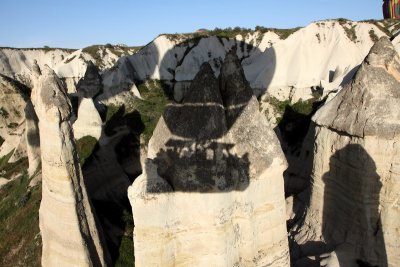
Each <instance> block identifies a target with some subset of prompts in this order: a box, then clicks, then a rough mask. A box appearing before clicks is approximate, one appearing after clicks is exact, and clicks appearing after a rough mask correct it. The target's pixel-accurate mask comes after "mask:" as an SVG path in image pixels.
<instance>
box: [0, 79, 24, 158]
mask: <svg viewBox="0 0 400 267" xmlns="http://www.w3.org/2000/svg"><path fill="white" fill-rule="evenodd" d="M27 102H28V88H26V87H25V86H23V85H22V84H20V83H19V82H16V81H14V80H12V79H10V78H8V77H6V76H3V75H1V74H0V137H1V138H0V140H3V142H1V144H0V157H3V156H5V155H7V154H9V153H10V152H12V151H13V153H12V156H11V158H10V162H15V161H17V160H19V159H21V158H22V157H26V142H25V134H24V131H25V124H24V120H25V116H24V108H25V106H26V104H27Z"/></svg>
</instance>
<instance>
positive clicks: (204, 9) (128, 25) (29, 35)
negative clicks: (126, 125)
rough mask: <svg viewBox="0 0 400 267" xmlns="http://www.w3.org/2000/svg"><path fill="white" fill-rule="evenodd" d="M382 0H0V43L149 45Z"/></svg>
mask: <svg viewBox="0 0 400 267" xmlns="http://www.w3.org/2000/svg"><path fill="white" fill-rule="evenodd" d="M381 5H382V1H381V0H336V1H335V0H301V1H299V0H256V1H249V0H247V1H244V0H243V1H236V0H230V1H227V0H198V1H190V0H164V1H162V0H152V1H149V0H145V1H136V0H109V1H105V0H0V46H12V47H43V46H44V45H48V46H50V47H67V48H80V47H85V46H89V45H92V44H106V43H111V44H119V43H123V44H127V45H145V44H147V43H148V42H150V41H151V40H152V39H154V38H155V37H156V36H157V35H159V34H161V33H182V32H192V31H195V30H197V29H199V28H207V29H214V28H215V27H219V28H225V27H235V26H240V27H246V28H254V27H255V26H257V25H260V26H265V27H275V28H291V27H296V26H306V25H307V24H309V23H310V22H312V21H317V20H321V19H330V18H340V17H343V18H348V19H352V20H363V19H381V18H382V11H381Z"/></svg>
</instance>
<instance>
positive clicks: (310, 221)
mask: <svg viewBox="0 0 400 267" xmlns="http://www.w3.org/2000/svg"><path fill="white" fill-rule="evenodd" d="M399 98H400V58H399V55H398V53H397V52H396V51H395V49H394V47H393V45H392V44H391V43H390V41H389V40H388V39H387V38H382V39H380V41H379V42H377V43H376V44H375V45H374V47H373V48H372V49H371V51H370V53H369V55H368V56H367V57H366V59H365V60H364V62H363V63H362V65H361V67H360V69H359V71H358V72H357V74H356V76H355V78H354V80H353V81H352V82H351V83H350V84H349V85H347V86H346V87H345V88H344V89H343V90H342V91H341V92H340V93H339V94H338V95H337V96H336V97H335V98H334V99H332V100H331V101H330V102H329V103H327V104H326V105H325V106H324V107H322V108H321V109H320V110H319V111H318V112H317V113H316V115H315V116H314V117H313V121H314V122H315V135H314V136H315V144H314V162H313V170H312V193H311V199H310V203H309V207H308V209H307V213H306V217H305V220H304V223H303V225H302V226H301V227H300V228H297V229H296V228H295V229H294V230H293V232H294V233H297V235H296V237H295V239H296V241H297V243H298V244H300V247H299V248H300V250H299V251H298V252H297V253H300V254H302V255H303V256H314V255H319V254H323V253H325V252H331V251H333V252H332V253H331V254H326V255H324V256H323V258H324V257H326V258H325V259H323V260H322V262H321V264H328V265H327V266H344V267H346V266H357V264H364V265H360V266H390V267H394V266H400V253H399V243H400V235H399V229H400V220H399V218H400V203H399V199H400V193H399V192H400V180H399V164H400V161H399V151H400V150H399V148H400V147H399V139H400V105H399ZM328 255H329V256H328ZM303 263H304V261H303ZM299 266H300V265H299ZM304 266H305V265H304ZM307 266H313V265H312V263H311V262H309V263H308V265H307ZM318 266H319V265H318Z"/></svg>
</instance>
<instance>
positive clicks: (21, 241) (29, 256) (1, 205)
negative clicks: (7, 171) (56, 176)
mask: <svg viewBox="0 0 400 267" xmlns="http://www.w3.org/2000/svg"><path fill="white" fill-rule="evenodd" d="M21 164H22V165H21V168H25V167H26V165H25V164H24V163H21ZM25 169H26V168H25ZM29 182H30V180H29V179H28V176H27V175H22V176H20V177H19V178H16V179H15V180H14V181H11V182H9V183H8V184H6V185H5V186H4V187H2V188H1V189H0V225H1V227H0V240H1V242H0V266H33V267H35V266H38V267H39V266H41V264H40V258H41V249H42V243H41V237H40V231H39V206H40V200H41V185H37V186H35V187H33V188H29V187H28V185H29Z"/></svg>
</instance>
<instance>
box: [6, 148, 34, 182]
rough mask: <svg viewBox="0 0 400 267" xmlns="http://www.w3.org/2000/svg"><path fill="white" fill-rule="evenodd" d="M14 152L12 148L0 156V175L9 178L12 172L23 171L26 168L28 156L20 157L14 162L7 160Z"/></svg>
mask: <svg viewBox="0 0 400 267" xmlns="http://www.w3.org/2000/svg"><path fill="white" fill-rule="evenodd" d="M13 153H14V149H13V150H11V151H10V152H9V153H8V154H7V155H5V156H3V157H1V158H0V173H1V175H0V176H1V177H4V178H6V179H10V178H11V177H12V176H13V175H14V174H17V173H24V172H25V171H26V170H27V169H28V158H22V159H19V160H17V161H16V162H11V163H10V162H9V161H10V158H11V157H12V155H13Z"/></svg>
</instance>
